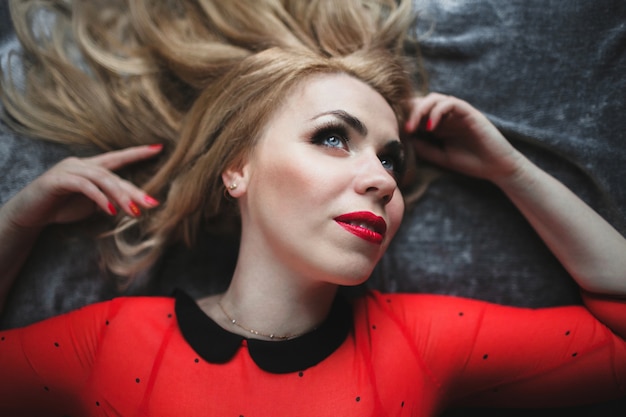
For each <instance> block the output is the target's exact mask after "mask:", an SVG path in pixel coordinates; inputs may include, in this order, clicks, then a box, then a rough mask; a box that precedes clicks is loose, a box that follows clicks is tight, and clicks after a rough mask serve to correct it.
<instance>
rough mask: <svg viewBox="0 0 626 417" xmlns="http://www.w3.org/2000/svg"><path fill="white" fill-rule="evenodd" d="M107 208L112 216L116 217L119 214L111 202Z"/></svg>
mask: <svg viewBox="0 0 626 417" xmlns="http://www.w3.org/2000/svg"><path fill="white" fill-rule="evenodd" d="M107 208H108V209H109V214H110V215H111V216H115V215H116V214H117V210H115V206H114V205H113V204H111V202H109V204H107Z"/></svg>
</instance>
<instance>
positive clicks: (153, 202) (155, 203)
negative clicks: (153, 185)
mask: <svg viewBox="0 0 626 417" xmlns="http://www.w3.org/2000/svg"><path fill="white" fill-rule="evenodd" d="M143 201H145V202H146V204H148V205H150V206H152V207H155V206H158V205H159V202H158V201H157V200H155V199H154V198H152V197H150V196H149V195H145V196H144V197H143Z"/></svg>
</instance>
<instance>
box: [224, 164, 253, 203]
mask: <svg viewBox="0 0 626 417" xmlns="http://www.w3.org/2000/svg"><path fill="white" fill-rule="evenodd" d="M249 179H250V167H249V166H248V164H247V163H245V162H244V163H242V162H240V163H239V164H236V165H233V166H231V167H230V168H227V169H226V170H225V171H224V172H222V181H223V182H224V187H225V188H226V192H228V194H230V196H231V197H233V198H239V197H241V196H242V195H244V194H245V193H246V190H247V188H248V181H249Z"/></svg>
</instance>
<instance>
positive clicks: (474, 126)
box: [406, 93, 524, 181]
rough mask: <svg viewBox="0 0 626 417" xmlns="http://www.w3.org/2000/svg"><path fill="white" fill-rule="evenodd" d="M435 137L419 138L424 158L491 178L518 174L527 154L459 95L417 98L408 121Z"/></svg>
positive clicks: (418, 150)
mask: <svg viewBox="0 0 626 417" xmlns="http://www.w3.org/2000/svg"><path fill="white" fill-rule="evenodd" d="M417 128H420V129H421V130H422V131H425V134H426V135H427V136H432V137H431V139H432V140H416V141H415V142H414V146H415V151H416V153H417V155H418V156H419V157H420V158H423V159H425V160H428V161H430V162H433V163H435V164H437V165H439V166H442V167H444V168H447V169H452V170H454V171H458V172H460V173H463V174H465V175H470V176H473V177H477V178H483V179H487V180H491V181H496V180H497V179H502V178H504V177H509V176H511V175H514V174H515V173H516V172H517V170H518V169H519V168H520V166H521V164H522V162H523V160H524V158H523V157H522V155H521V154H520V153H519V152H518V151H517V150H516V149H515V148H513V146H511V144H510V143H509V142H508V141H507V140H506V139H505V138H504V136H502V134H501V133H500V132H499V131H498V130H497V129H496V127H495V126H494V125H493V124H492V123H491V122H490V121H489V120H488V119H487V118H486V117H485V116H484V115H483V114H482V113H481V112H479V111H478V110H477V109H475V108H474V107H472V106H471V105H470V104H468V103H467V102H465V101H463V100H460V99H458V98H456V97H451V96H444V95H441V94H436V93H432V94H429V95H427V96H426V97H423V98H415V99H413V108H412V111H411V115H410V117H409V120H408V122H407V124H406V129H407V131H409V132H413V131H415V130H416V129H417Z"/></svg>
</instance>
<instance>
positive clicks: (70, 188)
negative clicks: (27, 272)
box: [0, 146, 161, 311]
mask: <svg viewBox="0 0 626 417" xmlns="http://www.w3.org/2000/svg"><path fill="white" fill-rule="evenodd" d="M160 150H161V148H160V147H158V146H138V147H133V148H128V149H124V150H121V151H114V152H108V153H104V154H102V155H98V156H95V157H92V158H84V159H78V158H67V159H65V160H63V161H61V162H59V163H58V164H57V165H55V166H54V167H52V168H51V169H50V170H48V171H47V172H45V173H44V174H43V175H41V176H40V177H39V178H37V179H35V180H34V181H33V182H32V183H30V184H29V185H27V186H26V187H24V188H23V189H22V190H21V191H20V192H18V193H17V194H16V195H15V196H14V197H13V198H11V199H10V200H9V201H7V203H6V204H4V205H3V206H2V207H1V208H0V242H1V244H0V271H1V272H0V311H2V308H3V307H4V304H5V301H6V297H7V294H8V292H9V290H10V288H11V286H12V285H13V282H14V281H15V278H16V277H17V275H18V273H19V271H20V270H21V268H22V266H23V265H24V262H25V261H26V259H27V258H28V255H29V254H30V251H31V249H32V248H33V246H34V244H35V242H36V241H37V239H38V237H39V234H40V233H41V231H42V230H43V229H44V228H45V227H46V226H47V225H50V224H62V223H71V222H75V221H79V220H82V219H85V218H87V217H89V216H91V215H92V214H94V213H95V212H96V211H97V210H100V211H103V212H104V213H107V214H109V215H115V214H117V211H118V209H119V210H122V211H124V212H126V213H127V214H128V215H130V216H134V217H136V216H139V215H140V213H141V209H148V208H151V207H154V206H156V205H157V204H158V203H157V201H156V200H154V199H153V198H151V197H150V196H148V195H146V194H145V193H144V192H143V191H142V190H140V189H139V188H137V187H135V186H134V185H133V184H131V183H129V182H127V181H125V180H123V179H122V178H120V177H118V176H117V175H115V174H114V173H113V172H112V171H113V170H116V169H119V168H121V167H123V166H125V165H128V164H132V163H133V162H137V161H140V160H143V159H147V158H150V157H152V156H154V155H156V154H157V153H159V152H160Z"/></svg>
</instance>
